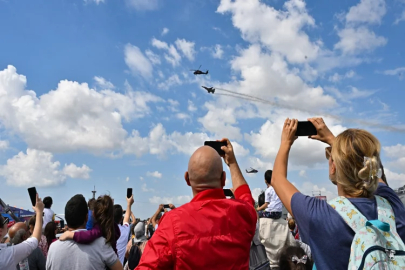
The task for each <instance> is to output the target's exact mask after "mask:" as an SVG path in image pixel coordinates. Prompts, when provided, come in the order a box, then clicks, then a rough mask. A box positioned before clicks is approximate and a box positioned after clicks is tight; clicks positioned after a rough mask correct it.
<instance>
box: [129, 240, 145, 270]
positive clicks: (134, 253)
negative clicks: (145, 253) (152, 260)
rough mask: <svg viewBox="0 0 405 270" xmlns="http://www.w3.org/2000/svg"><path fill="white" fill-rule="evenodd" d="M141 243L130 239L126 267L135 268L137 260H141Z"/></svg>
mask: <svg viewBox="0 0 405 270" xmlns="http://www.w3.org/2000/svg"><path fill="white" fill-rule="evenodd" d="M141 244H142V242H139V243H135V242H134V239H132V247H131V249H130V251H129V255H128V267H129V269H135V268H136V267H137V266H138V264H139V262H140V261H141V256H142V254H141V250H140V248H139V246H140V245H141Z"/></svg>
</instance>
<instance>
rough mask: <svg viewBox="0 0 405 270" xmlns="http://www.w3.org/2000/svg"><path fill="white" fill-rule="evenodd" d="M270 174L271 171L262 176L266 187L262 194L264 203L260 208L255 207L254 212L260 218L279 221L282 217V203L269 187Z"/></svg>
mask: <svg viewBox="0 0 405 270" xmlns="http://www.w3.org/2000/svg"><path fill="white" fill-rule="evenodd" d="M272 173H273V171H272V170H267V171H266V173H265V174H264V182H265V183H266V185H267V189H266V191H265V192H264V193H265V203H264V204H263V205H262V206H259V207H257V208H256V210H257V211H258V214H259V217H261V218H263V217H264V218H271V219H279V218H281V215H282V211H283V203H282V202H281V200H280V198H279V197H278V196H277V194H276V192H275V191H274V188H273V187H272V186H271V176H272Z"/></svg>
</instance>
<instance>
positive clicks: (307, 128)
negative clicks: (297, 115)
mask: <svg viewBox="0 0 405 270" xmlns="http://www.w3.org/2000/svg"><path fill="white" fill-rule="evenodd" d="M316 134H318V132H317V131H316V128H315V126H314V124H312V123H311V122H309V121H303V122H298V126H297V132H296V133H295V136H311V135H316Z"/></svg>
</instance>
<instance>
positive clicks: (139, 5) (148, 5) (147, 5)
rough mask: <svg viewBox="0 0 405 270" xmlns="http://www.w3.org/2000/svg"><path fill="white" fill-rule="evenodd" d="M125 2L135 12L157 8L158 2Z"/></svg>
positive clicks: (153, 0) (129, 0)
mask: <svg viewBox="0 0 405 270" xmlns="http://www.w3.org/2000/svg"><path fill="white" fill-rule="evenodd" d="M96 1H97V0H96ZM125 1H126V3H127V5H128V6H129V7H131V8H134V9H136V10H154V9H157V8H158V7H159V1H158V0H125Z"/></svg>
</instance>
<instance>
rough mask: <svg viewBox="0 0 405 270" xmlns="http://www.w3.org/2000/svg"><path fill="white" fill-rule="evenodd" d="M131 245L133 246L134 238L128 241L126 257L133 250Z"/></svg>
mask: <svg viewBox="0 0 405 270" xmlns="http://www.w3.org/2000/svg"><path fill="white" fill-rule="evenodd" d="M131 247H132V239H130V240H129V241H128V243H127V247H126V249H125V258H128V256H129V252H130V251H131Z"/></svg>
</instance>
